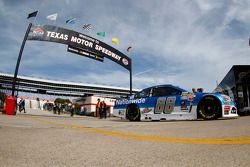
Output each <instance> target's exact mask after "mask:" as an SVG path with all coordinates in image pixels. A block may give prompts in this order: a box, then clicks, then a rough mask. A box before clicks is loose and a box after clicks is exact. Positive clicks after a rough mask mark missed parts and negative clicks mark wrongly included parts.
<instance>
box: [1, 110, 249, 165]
mask: <svg viewBox="0 0 250 167" xmlns="http://www.w3.org/2000/svg"><path fill="white" fill-rule="evenodd" d="M31 114H32V115H31ZM249 136H250V117H241V118H238V119H229V120H215V121H163V122H128V121H125V120H120V119H118V118H108V119H106V120H104V119H102V120H100V119H98V118H94V117H85V116H76V117H73V118H72V117H70V116H69V115H67V114H65V115H60V116H57V115H54V114H52V113H48V112H44V111H35V110H34V111H28V112H27V114H18V115H16V116H6V115H1V114H0V139H1V142H0V155H1V156H0V162H1V166H6V167H10V166H38V167H39V166H102V167H103V166H121V167H123V166H157V167H158V166H248V165H249V164H250V159H249V155H250V144H249V143H231V144H228V143H222V144H219V143H217V144H214V143H198V142H197V141H195V140H197V139H200V140H203V141H204V140H210V139H211V141H212V140H213V139H222V140H224V139H225V141H226V140H228V139H239V140H240V141H242V140H244V139H247V138H249ZM148 139H150V140H148ZM166 139H172V140H173V139H174V141H170V140H166ZM178 139H184V140H183V141H187V139H188V140H193V141H195V142H193V143H186V142H183V141H179V142H178Z"/></svg>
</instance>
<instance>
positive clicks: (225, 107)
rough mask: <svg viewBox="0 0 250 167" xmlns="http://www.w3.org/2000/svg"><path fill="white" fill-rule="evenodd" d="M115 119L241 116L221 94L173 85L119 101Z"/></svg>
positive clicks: (147, 89) (154, 87)
mask: <svg viewBox="0 0 250 167" xmlns="http://www.w3.org/2000/svg"><path fill="white" fill-rule="evenodd" d="M113 115H114V116H116V117H120V118H124V119H128V120H130V121H140V120H152V121H154V120H155V121H157V120H195V119H204V120H213V119H217V118H220V117H237V116H238V114H237V108H236V107H235V103H234V101H233V100H232V99H231V98H230V97H229V96H227V95H224V94H221V93H203V92H188V91H187V90H184V89H182V88H179V87H177V86H173V85H158V86H153V87H149V88H146V89H143V90H142V91H140V92H138V93H136V94H134V95H133V96H131V97H130V98H120V99H117V100H116V102H115V106H114V113H113Z"/></svg>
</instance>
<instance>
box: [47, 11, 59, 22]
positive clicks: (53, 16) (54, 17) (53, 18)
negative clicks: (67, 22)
mask: <svg viewBox="0 0 250 167" xmlns="http://www.w3.org/2000/svg"><path fill="white" fill-rule="evenodd" d="M57 15H58V14H57V13H55V14H52V15H48V16H47V19H49V20H52V21H54V20H56V18H57Z"/></svg>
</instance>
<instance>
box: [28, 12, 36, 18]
mask: <svg viewBox="0 0 250 167" xmlns="http://www.w3.org/2000/svg"><path fill="white" fill-rule="evenodd" d="M37 13H38V11H35V12H32V13H30V14H29V15H28V17H27V19H29V18H31V17H36V15H37Z"/></svg>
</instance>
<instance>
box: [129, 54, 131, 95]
mask: <svg viewBox="0 0 250 167" xmlns="http://www.w3.org/2000/svg"><path fill="white" fill-rule="evenodd" d="M129 57H130V70H129V87H130V96H132V58H131V52H129Z"/></svg>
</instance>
